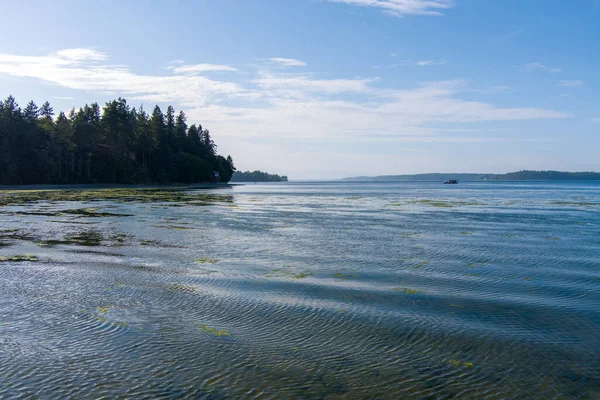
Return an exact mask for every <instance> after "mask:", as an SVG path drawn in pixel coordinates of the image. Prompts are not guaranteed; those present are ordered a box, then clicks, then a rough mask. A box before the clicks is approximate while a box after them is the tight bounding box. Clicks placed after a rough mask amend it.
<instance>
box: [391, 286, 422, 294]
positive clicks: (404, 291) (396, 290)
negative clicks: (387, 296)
mask: <svg viewBox="0 0 600 400" xmlns="http://www.w3.org/2000/svg"><path fill="white" fill-rule="evenodd" d="M392 290H393V291H394V292H402V293H404V294H408V295H413V294H419V293H421V291H420V290H417V289H410V288H398V287H395V288H393V289H392Z"/></svg>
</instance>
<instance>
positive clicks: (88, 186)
mask: <svg viewBox="0 0 600 400" xmlns="http://www.w3.org/2000/svg"><path fill="white" fill-rule="evenodd" d="M234 186H243V184H240V183H190V184H186V183H173V184H162V185H161V184H131V183H82V184H65V185H52V184H44V185H0V192H2V191H17V190H22V191H28V190H86V189H92V190H93V189H220V188H231V187H234Z"/></svg>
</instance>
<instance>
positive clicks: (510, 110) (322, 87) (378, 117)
mask: <svg viewBox="0 0 600 400" xmlns="http://www.w3.org/2000/svg"><path fill="white" fill-rule="evenodd" d="M64 54H73V53H69V52H67V53H64V52H61V53H58V52H57V53H52V54H48V55H41V56H21V55H12V54H0V78H1V76H2V75H9V76H12V77H17V78H19V79H34V80H39V81H40V82H44V83H46V84H51V85H54V86H56V87H58V88H67V89H71V90H82V91H86V92H93V93H96V96H104V95H106V93H108V92H110V93H111V96H115V97H116V96H124V97H126V98H127V99H128V100H130V101H132V102H135V101H138V102H150V103H161V104H165V103H171V104H173V105H175V106H178V107H181V108H183V109H184V110H185V111H186V114H187V115H188V119H189V121H190V123H193V122H201V123H202V124H207V125H209V126H210V128H211V130H212V131H213V132H215V133H218V135H219V144H220V146H221V148H223V149H226V150H225V151H227V152H233V151H234V150H235V149H236V148H237V147H236V146H238V145H239V146H241V144H239V143H241V142H243V141H252V138H257V137H260V138H261V139H263V140H265V141H269V140H271V141H272V143H281V142H282V141H286V140H287V141H288V142H289V143H294V146H295V147H294V146H291V147H294V148H292V149H290V150H289V151H287V152H286V153H281V154H284V155H285V157H284V158H286V159H287V158H289V157H291V156H292V155H294V154H295V153H294V152H295V151H297V149H296V148H297V147H298V146H299V145H301V144H302V143H307V142H313V143H314V142H323V141H326V142H329V143H336V144H343V143H348V141H352V140H364V141H377V140H378V139H377V137H376V136H375V135H387V136H385V137H386V138H385V140H386V141H392V140H393V139H390V138H397V140H396V141H400V140H401V139H403V138H406V140H408V141H415V142H418V141H419V140H423V141H431V142H443V141H446V140H451V139H447V137H448V136H453V133H452V132H450V131H449V132H441V131H439V130H437V129H433V128H431V126H432V124H440V123H443V124H449V125H450V126H447V128H452V127H453V126H452V124H469V123H480V122H489V121H519V120H536V119H554V118H568V117H570V115H569V114H567V113H563V112H560V111H555V110H550V109H544V108H537V107H505V106H504V107H503V106H496V105H494V104H492V103H490V102H482V101H473V100H465V99H464V97H469V98H472V97H473V92H472V91H471V89H472V88H470V86H469V83H468V82H466V81H463V80H460V79H458V80H450V81H441V82H428V83H421V84H416V85H414V86H410V87H402V88H398V87H390V86H388V87H384V86H385V82H384V81H383V80H381V79H378V78H377V77H367V78H345V77H333V78H330V79H325V78H322V77H320V76H319V75H317V74H309V73H281V72H274V71H269V70H265V69H264V68H263V67H262V66H257V67H255V69H254V70H252V71H248V74H247V75H241V74H236V76H235V81H234V80H233V78H229V79H228V78H226V77H228V76H229V75H222V77H223V78H221V79H215V78H214V77H212V76H211V77H207V76H203V75H202V72H201V71H198V73H194V74H176V75H174V74H172V73H171V72H165V74H164V75H145V74H139V73H137V72H135V71H134V70H132V69H130V68H129V67H126V66H114V65H112V64H110V63H109V62H108V61H106V62H102V61H103V60H108V57H107V56H106V55H104V54H102V53H97V52H96V53H92V52H90V53H86V52H81V51H79V52H78V53H77V54H78V56H77V57H74V56H69V57H66V56H64ZM99 55H101V57H102V58H101V57H100V56H99ZM184 65H185V64H181V63H178V65H176V67H182V66H184ZM232 68H233V67H232ZM204 72H208V71H204ZM220 77H221V76H220ZM460 128H461V129H462V128H465V127H464V126H460ZM467 128H468V126H467ZM409 137H412V138H413V139H410V138H409ZM420 137H423V138H424V139H418V138H420ZM236 143H237V144H236ZM245 145H246V144H244V146H245ZM253 146H254V147H252V149H254V148H255V147H256V145H253ZM265 154H268V153H264V152H255V151H254V150H252V151H249V150H248V151H247V150H244V151H240V159H239V160H240V162H241V163H242V164H240V165H243V162H246V165H253V166H256V167H257V168H258V167H263V168H267V167H269V166H270V165H267V164H266V161H264V162H263V161H262V160H263V159H267V158H268V157H264V155H265ZM269 154H270V153H269ZM253 157H254V158H253ZM282 157H283V156H282ZM299 159H302V160H304V162H305V160H306V157H305V155H304V156H303V157H299ZM323 160H324V161H323V164H319V166H318V168H322V166H326V165H329V163H328V161H326V160H327V158H326V157H325V156H324V158H323ZM280 165H283V164H280ZM315 168H317V165H316V164H315Z"/></svg>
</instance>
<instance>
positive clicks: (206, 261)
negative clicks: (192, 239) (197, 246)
mask: <svg viewBox="0 0 600 400" xmlns="http://www.w3.org/2000/svg"><path fill="white" fill-rule="evenodd" d="M196 262H197V263H198V264H216V263H218V262H219V260H217V259H215V258H208V257H202V258H199V259H197V260H196Z"/></svg>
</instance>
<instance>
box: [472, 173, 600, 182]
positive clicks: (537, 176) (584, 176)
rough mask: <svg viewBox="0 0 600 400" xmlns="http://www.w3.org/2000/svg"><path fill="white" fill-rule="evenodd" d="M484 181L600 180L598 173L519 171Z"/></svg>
mask: <svg viewBox="0 0 600 400" xmlns="http://www.w3.org/2000/svg"><path fill="white" fill-rule="evenodd" d="M484 180H489V181H591V180H600V173H598V172H589V171H588V172H563V171H518V172H509V173H508V174H492V175H489V176H487V177H486V179H484Z"/></svg>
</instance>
